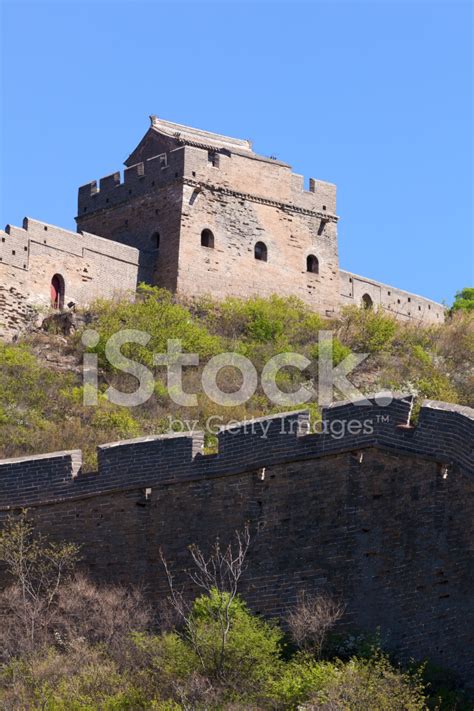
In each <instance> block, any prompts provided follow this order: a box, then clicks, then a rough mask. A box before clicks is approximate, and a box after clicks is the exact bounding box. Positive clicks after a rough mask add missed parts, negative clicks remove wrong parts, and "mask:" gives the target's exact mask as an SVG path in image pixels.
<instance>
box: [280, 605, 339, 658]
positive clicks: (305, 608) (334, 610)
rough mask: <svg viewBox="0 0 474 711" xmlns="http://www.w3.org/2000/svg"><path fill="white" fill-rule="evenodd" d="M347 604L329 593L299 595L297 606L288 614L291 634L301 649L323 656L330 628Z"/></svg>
mask: <svg viewBox="0 0 474 711" xmlns="http://www.w3.org/2000/svg"><path fill="white" fill-rule="evenodd" d="M344 610H345V606H344V605H343V604H342V603H340V602H338V601H337V600H334V599H333V598H331V597H329V595H316V596H310V595H306V594H305V593H304V592H303V593H301V594H300V595H299V596H298V600H297V603H296V607H295V608H294V609H293V610H291V611H290V612H289V613H288V615H287V625H288V629H289V631H290V635H291V637H292V639H293V641H294V642H295V644H297V645H298V647H300V648H301V649H304V650H307V651H312V652H314V654H315V655H316V656H318V657H319V656H321V651H322V648H323V645H324V641H325V639H326V636H327V634H328V632H329V630H330V629H331V628H332V627H334V625H335V624H336V622H337V621H338V620H339V619H340V618H341V617H342V615H343V614H344Z"/></svg>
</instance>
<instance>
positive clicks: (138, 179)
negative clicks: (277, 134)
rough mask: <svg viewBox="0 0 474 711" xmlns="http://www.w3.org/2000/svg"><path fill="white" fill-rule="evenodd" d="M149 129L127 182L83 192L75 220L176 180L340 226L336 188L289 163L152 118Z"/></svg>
mask: <svg viewBox="0 0 474 711" xmlns="http://www.w3.org/2000/svg"><path fill="white" fill-rule="evenodd" d="M150 120H151V125H150V128H149V129H148V131H147V132H146V134H145V135H144V137H143V138H142V140H141V141H140V143H139V144H138V146H137V147H136V148H135V149H134V150H133V151H132V153H131V154H130V155H129V157H128V158H127V160H126V161H125V166H126V167H125V171H124V176H123V181H122V180H121V176H120V172H118V171H117V172H115V173H112V174H111V175H108V176H106V177H104V178H101V179H100V182H99V187H98V186H97V181H95V180H94V181H92V182H90V183H87V184H86V185H83V186H82V187H81V188H79V203H78V217H77V220H78V221H79V222H81V221H82V220H83V218H84V217H85V216H87V215H90V214H91V213H94V212H97V211H99V210H104V209H110V208H112V207H114V206H116V205H118V204H120V203H123V202H126V201H130V200H133V199H134V198H137V197H141V196H143V195H145V194H150V193H152V192H154V191H157V190H159V189H160V188H164V187H167V186H168V185H170V184H173V183H175V182H176V181H179V182H183V181H193V180H194V181H195V182H199V183H204V184H210V185H212V186H214V187H215V188H217V189H226V190H233V191H234V192H236V193H241V194H242V196H251V197H253V198H261V199H264V200H271V201H273V202H275V203H281V204H282V205H283V206H285V207H286V208H290V209H291V207H294V208H297V209H298V208H299V209H300V210H307V211H309V212H311V213H321V217H322V218H324V219H325V220H327V221H336V219H337V218H336V215H335V212H336V186H335V185H333V184H331V183H327V182H325V181H320V180H315V179H314V178H310V179H309V184H308V189H307V190H306V189H305V186H304V177H303V176H302V175H299V174H295V173H293V172H292V170H291V166H290V165H288V163H284V162H283V161H280V160H277V159H276V158H274V157H267V156H263V155H260V154H258V153H256V152H255V151H254V150H253V148H252V143H251V141H249V140H246V139H239V138H231V137H229V136H224V135H221V134H218V133H211V132H209V131H203V130H201V129H196V128H191V127H190V126H184V125H180V124H177V123H172V122H170V121H165V120H163V119H159V118H157V117H156V116H151V117H150Z"/></svg>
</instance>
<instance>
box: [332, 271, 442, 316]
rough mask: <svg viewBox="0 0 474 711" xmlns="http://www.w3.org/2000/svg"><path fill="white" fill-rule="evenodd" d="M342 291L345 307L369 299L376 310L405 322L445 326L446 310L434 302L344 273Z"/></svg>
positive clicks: (360, 303)
mask: <svg viewBox="0 0 474 711" xmlns="http://www.w3.org/2000/svg"><path fill="white" fill-rule="evenodd" d="M339 276H340V288H341V304H342V305H356V306H362V305H363V296H364V295H368V296H369V297H370V299H371V301H372V303H373V305H374V307H375V308H382V309H384V310H385V311H386V312H387V313H389V314H392V315H393V316H395V317H396V318H398V319H400V320H402V321H419V322H422V323H426V324H429V323H431V324H436V323H438V324H439V323H443V321H444V317H445V307H444V306H443V305H442V304H438V303H436V301H432V300H431V299H425V298H424V297H423V296H417V295H416V294H411V293H410V292H408V291H403V290H402V289H397V288H395V287H393V286H388V285H387V284H382V283H381V282H378V281H374V280H373V279H368V278H366V277H361V276H358V275H357V274H353V273H352V272H346V271H343V270H341V271H340V272H339Z"/></svg>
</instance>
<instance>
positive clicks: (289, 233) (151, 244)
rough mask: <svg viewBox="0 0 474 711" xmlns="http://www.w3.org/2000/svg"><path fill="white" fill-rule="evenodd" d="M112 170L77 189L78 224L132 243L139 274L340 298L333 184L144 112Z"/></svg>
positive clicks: (243, 291)
mask: <svg viewBox="0 0 474 711" xmlns="http://www.w3.org/2000/svg"><path fill="white" fill-rule="evenodd" d="M125 165H126V168H125V171H124V180H123V182H121V179H120V173H119V172H117V173H113V174H112V175H109V176H107V177H105V178H102V179H101V180H100V183H99V188H98V187H97V183H96V182H95V181H94V182H92V183H89V184H87V185H85V186H83V187H81V188H80V189H79V208H78V217H77V226H78V229H79V230H84V231H88V232H93V233H95V234H99V235H101V236H102V237H107V238H109V239H112V240H115V241H116V242H122V243H124V244H127V245H130V246H133V247H136V248H138V249H139V252H140V260H139V264H140V266H139V279H140V280H141V281H145V282H148V283H151V284H157V285H160V286H163V287H166V288H168V289H170V290H172V291H177V292H179V293H180V294H184V295H189V296H195V295H203V294H210V295H212V296H215V297H217V298H222V297H225V296H228V295H235V296H243V297H246V296H250V295H253V294H259V295H262V296H266V295H270V294H273V293H279V294H282V295H295V296H299V297H300V298H301V299H303V300H304V301H306V302H307V303H308V304H309V305H310V306H312V307H313V308H314V309H315V310H317V311H320V312H321V313H323V314H325V313H328V314H329V313H332V312H333V311H334V310H336V309H337V308H338V305H339V302H340V286H339V263H338V251H337V217H336V214H335V212H336V187H335V185H333V184H331V183H326V182H323V181H319V180H314V179H310V181H309V190H305V189H304V185H303V176H301V175H296V174H295V173H292V171H291V166H289V165H287V164H286V163H283V162H281V161H279V160H276V159H274V158H267V157H265V156H261V155H258V154H257V153H255V152H254V151H253V150H252V144H251V143H250V141H247V140H240V139H236V138H229V137H227V136H221V135H219V134H215V133H209V132H207V131H201V130H198V129H194V128H190V127H188V126H181V125H179V124H175V123H171V122H169V121H164V120H162V119H158V118H157V117H156V116H152V117H151V126H150V128H149V129H148V131H147V133H146V134H145V136H144V137H143V139H142V140H141V142H140V143H139V144H138V146H137V147H136V148H135V150H134V151H133V152H132V154H131V155H130V157H129V158H128V159H127V160H126V161H125Z"/></svg>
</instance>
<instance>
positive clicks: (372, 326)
mask: <svg viewBox="0 0 474 711" xmlns="http://www.w3.org/2000/svg"><path fill="white" fill-rule="evenodd" d="M398 328H399V324H398V323H397V322H396V321H395V319H394V318H393V317H391V316H386V315H385V314H384V313H383V312H382V311H381V310H376V309H359V308H357V307H356V306H349V307H346V308H345V309H344V310H343V318H342V326H341V329H340V334H341V335H340V337H341V340H342V341H343V342H344V343H345V344H346V345H349V346H350V347H351V348H352V349H353V350H355V351H358V352H361V353H379V352H381V351H388V350H390V346H391V344H392V342H393V340H394V338H395V335H396V333H397V330H398Z"/></svg>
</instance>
